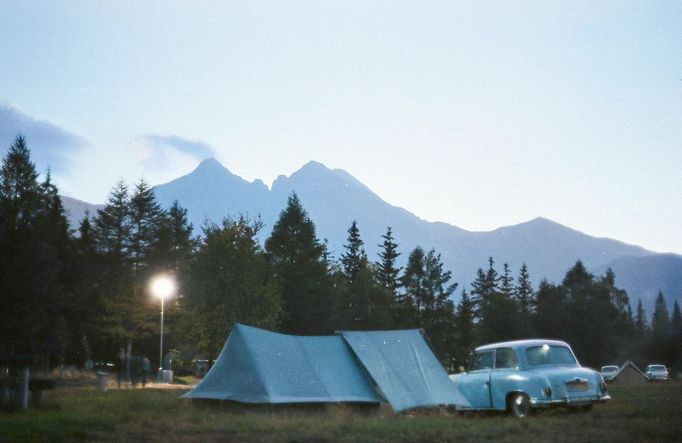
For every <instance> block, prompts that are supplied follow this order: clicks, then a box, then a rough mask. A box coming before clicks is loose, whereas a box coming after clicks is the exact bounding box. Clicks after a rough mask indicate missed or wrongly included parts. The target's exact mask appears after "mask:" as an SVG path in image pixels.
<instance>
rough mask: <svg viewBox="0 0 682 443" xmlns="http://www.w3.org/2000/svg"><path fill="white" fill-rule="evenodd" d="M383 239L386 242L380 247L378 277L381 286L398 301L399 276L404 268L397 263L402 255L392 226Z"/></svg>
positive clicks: (388, 228) (387, 229)
mask: <svg viewBox="0 0 682 443" xmlns="http://www.w3.org/2000/svg"><path fill="white" fill-rule="evenodd" d="M381 238H383V239H384V241H383V243H381V244H380V245H379V248H381V250H380V252H379V258H380V259H381V261H380V262H379V264H378V266H377V269H376V276H377V280H378V281H379V284H380V285H381V286H382V287H383V288H384V289H386V290H387V291H388V292H389V294H390V295H391V296H392V297H393V298H394V299H396V298H397V295H398V288H399V287H400V280H399V277H398V276H399V275H400V271H401V270H402V268H401V267H399V266H398V265H397V263H396V261H397V259H398V257H399V256H400V253H399V252H398V245H397V243H395V239H394V238H393V232H392V231H391V227H390V226H389V227H387V228H386V233H385V234H384V235H382V236H381Z"/></svg>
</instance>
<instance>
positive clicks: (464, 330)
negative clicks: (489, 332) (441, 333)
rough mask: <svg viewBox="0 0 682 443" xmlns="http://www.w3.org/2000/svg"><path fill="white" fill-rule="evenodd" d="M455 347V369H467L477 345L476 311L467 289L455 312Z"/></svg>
mask: <svg viewBox="0 0 682 443" xmlns="http://www.w3.org/2000/svg"><path fill="white" fill-rule="evenodd" d="M454 322H455V328H454V329H455V341H454V343H455V346H454V347H453V363H454V366H455V367H461V368H466V367H467V364H468V358H469V352H471V350H472V349H473V348H474V345H475V344H476V335H475V330H474V310H473V304H472V303H471V299H470V298H469V295H468V294H467V291H466V289H464V290H462V297H461V299H460V301H459V304H458V305H457V311H456V312H455V321H454Z"/></svg>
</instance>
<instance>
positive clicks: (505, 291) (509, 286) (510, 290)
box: [500, 263, 514, 299]
mask: <svg viewBox="0 0 682 443" xmlns="http://www.w3.org/2000/svg"><path fill="white" fill-rule="evenodd" d="M503 268H504V273H503V274H502V277H500V293H501V294H502V296H504V297H506V298H508V299H512V298H514V277H512V276H511V272H510V271H509V264H508V263H505V264H504V265H503Z"/></svg>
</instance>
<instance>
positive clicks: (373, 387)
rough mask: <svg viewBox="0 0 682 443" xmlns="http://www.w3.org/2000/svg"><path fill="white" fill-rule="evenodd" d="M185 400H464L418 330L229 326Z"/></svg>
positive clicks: (398, 405) (397, 404) (403, 403)
mask: <svg viewBox="0 0 682 443" xmlns="http://www.w3.org/2000/svg"><path fill="white" fill-rule="evenodd" d="M184 397H186V398H197V399H214V400H232V401H237V402H243V403H260V404H282V403H290V404H291V403H340V402H358V403H379V402H385V401H388V402H389V403H390V404H391V406H392V407H393V409H394V410H396V411H401V410H404V409H409V408H414V407H418V406H432V405H438V404H449V405H456V404H459V405H466V404H467V402H466V401H465V400H464V399H463V398H462V397H461V395H459V393H458V391H457V390H456V389H455V387H454V385H453V384H452V382H451V381H450V380H449V379H448V377H447V374H446V373H445V370H444V369H443V367H442V366H441V365H440V363H438V360H437V359H436V357H435V356H434V355H433V353H432V352H431V349H430V348H429V347H428V345H427V344H426V342H425V341H424V339H423V337H422V336H421V334H420V332H419V330H406V331H376V332H341V333H339V334H337V335H332V336H321V337H303V336H293V335H285V334H278V333H274V332H269V331H264V330H262V329H258V328H253V327H250V326H245V325H242V324H236V325H235V326H234V328H232V332H231V334H230V336H229V337H228V339H227V342H226V343H225V346H224V347H223V350H222V352H221V353H220V356H218V359H217V360H216V362H215V364H214V365H213V367H212V368H211V370H210V371H209V372H208V374H206V377H204V379H203V380H202V381H201V382H200V383H199V384H198V385H197V386H196V387H195V388H194V389H193V390H192V391H190V392H189V393H187V394H185V396H184Z"/></svg>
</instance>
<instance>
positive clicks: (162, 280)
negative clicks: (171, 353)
mask: <svg viewBox="0 0 682 443" xmlns="http://www.w3.org/2000/svg"><path fill="white" fill-rule="evenodd" d="M149 288H150V291H151V293H152V295H153V296H154V297H158V298H160V299H161V340H160V343H159V374H158V376H159V378H161V374H162V372H161V371H163V305H164V301H165V299H166V298H167V297H170V296H172V295H173V293H175V280H174V279H173V277H172V276H170V275H168V274H159V275H157V276H155V277H153V278H152V279H151V281H150V283H149Z"/></svg>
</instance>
